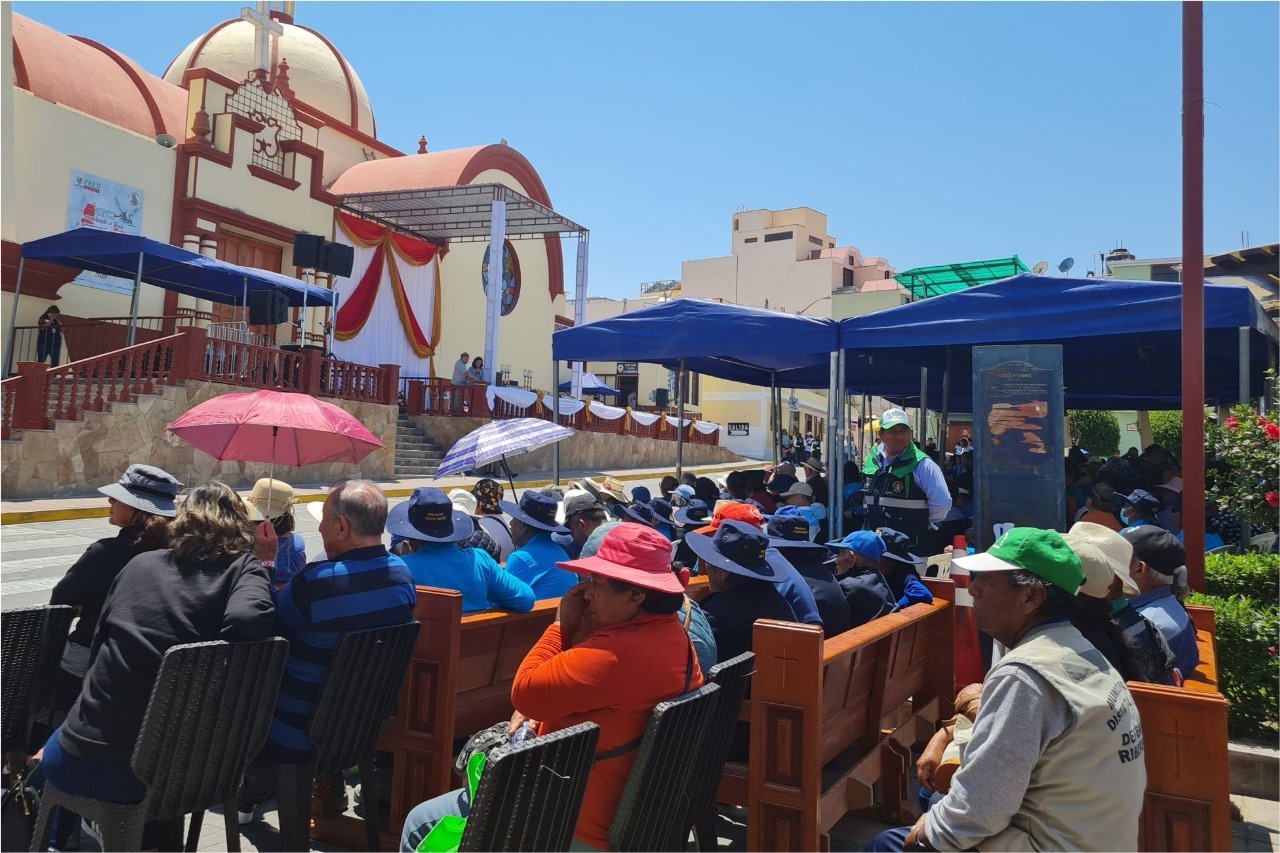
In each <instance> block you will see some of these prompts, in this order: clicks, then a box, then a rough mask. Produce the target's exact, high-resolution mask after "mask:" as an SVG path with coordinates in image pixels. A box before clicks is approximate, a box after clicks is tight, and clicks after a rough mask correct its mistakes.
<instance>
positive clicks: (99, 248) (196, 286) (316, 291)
mask: <svg viewBox="0 0 1280 853" xmlns="http://www.w3.org/2000/svg"><path fill="white" fill-rule="evenodd" d="M22 256H23V257H24V258H31V259H33V260H41V261H45V262H47V263H51V264H59V265H61V266H67V267H76V268H78V269H85V270H90V271H92V272H97V273H102V274H103V275H114V276H119V277H120V278H127V279H130V280H132V279H133V278H134V277H135V276H137V274H138V258H139V256H141V257H142V280H143V281H144V282H146V283H147V284H153V285H155V286H156V287H163V288H164V289H165V290H173V291H176V292H178V293H184V294H186V295H187V296H194V297H196V298H198V299H208V300H209V301H211V302H222V303H229V304H231V305H240V304H242V302H243V301H244V293H245V289H246V286H247V288H248V291H249V292H250V293H253V292H255V291H262V290H278V291H280V292H281V293H283V294H284V295H285V297H286V298H287V299H288V302H289V304H290V305H291V306H293V307H295V308H296V307H299V306H301V305H303V304H304V297H305V304H306V305H332V304H333V303H334V294H333V291H331V290H328V289H326V288H323V287H317V286H315V285H309V284H307V283H306V282H303V281H300V280H298V279H296V278H290V277H289V276H287V275H283V274H281V273H277V272H268V271H267V270H260V269H255V268H253V267H242V266H240V265H238V264H231V263H227V262H226V261H219V260H217V259H216V258H206V257H205V256H204V255H199V254H196V253H195V252H188V251H187V250H186V249H181V248H178V247H177V246H171V245H169V244H168V243H162V242H160V241H159V240H151V239H148V238H146V237H140V236H136V235H131V234H116V233H114V232H111V231H100V230H98V229H96V228H76V229H75V230H73V231H67V232H64V233H62V234H54V235H53V236H51V237H42V238H41V239H39V240H32V241H31V242H29V243H24V244H23V245H22Z"/></svg>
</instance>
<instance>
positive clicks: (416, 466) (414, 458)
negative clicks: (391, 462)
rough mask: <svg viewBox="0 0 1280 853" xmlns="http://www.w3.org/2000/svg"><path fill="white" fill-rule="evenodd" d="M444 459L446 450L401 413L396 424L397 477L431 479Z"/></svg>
mask: <svg viewBox="0 0 1280 853" xmlns="http://www.w3.org/2000/svg"><path fill="white" fill-rule="evenodd" d="M443 458H444V448H443V447H441V446H440V445H438V444H436V443H435V442H434V441H432V440H431V436H429V435H427V434H426V433H425V432H423V431H422V429H420V428H419V427H418V426H417V425H416V424H414V422H413V421H412V420H411V419H410V418H409V417H408V415H405V414H404V413H403V412H401V414H400V419H399V421H397V423H396V458H395V475H396V476H397V477H430V476H432V475H434V474H435V473H436V469H437V468H439V467H440V460H441V459H443Z"/></svg>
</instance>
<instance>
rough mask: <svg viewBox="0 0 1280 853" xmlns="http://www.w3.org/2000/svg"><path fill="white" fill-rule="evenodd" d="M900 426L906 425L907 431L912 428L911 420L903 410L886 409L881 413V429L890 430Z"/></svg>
mask: <svg viewBox="0 0 1280 853" xmlns="http://www.w3.org/2000/svg"><path fill="white" fill-rule="evenodd" d="M898 424H906V425H907V429H910V428H911V418H909V417H907V413H906V412H904V411H902V409H885V410H884V411H883V412H881V413H880V429H882V430H883V429H889V428H890V427H895V426H897V425H898Z"/></svg>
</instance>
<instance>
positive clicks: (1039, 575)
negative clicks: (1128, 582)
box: [868, 527, 1147, 850]
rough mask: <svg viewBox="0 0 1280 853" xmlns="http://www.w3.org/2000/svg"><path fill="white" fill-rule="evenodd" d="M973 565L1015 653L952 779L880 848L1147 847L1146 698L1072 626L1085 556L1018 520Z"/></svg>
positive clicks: (976, 596) (969, 560)
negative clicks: (1140, 699)
mask: <svg viewBox="0 0 1280 853" xmlns="http://www.w3.org/2000/svg"><path fill="white" fill-rule="evenodd" d="M953 565H954V566H956V567H963V568H965V569H968V571H969V573H970V575H971V581H970V587H969V589H970V593H971V594H972V596H973V613H974V618H975V619H976V621H977V623H978V627H979V628H981V629H982V630H984V631H986V632H987V633H988V634H990V635H991V636H992V637H994V638H995V639H996V640H998V641H999V642H1000V643H1002V644H1003V645H1004V646H1005V647H1006V648H1008V650H1009V651H1008V652H1007V653H1006V654H1005V655H1004V656H1003V657H1002V658H1001V659H1000V662H999V663H998V664H996V665H995V666H994V667H992V669H991V671H990V672H989V673H987V677H986V680H985V681H984V682H983V684H982V702H981V706H980V708H979V710H978V716H977V718H976V719H975V720H974V724H973V730H972V733H971V735H970V738H969V743H968V745H967V746H966V747H965V749H964V755H963V763H962V764H961V767H960V769H959V771H957V772H956V775H955V778H954V779H953V780H952V783H951V790H950V791H948V792H947V793H946V794H945V795H944V796H943V797H942V798H941V799H940V800H938V801H937V802H936V803H934V804H933V805H932V806H931V807H930V809H929V810H928V811H927V812H925V813H924V815H922V816H921V818H920V819H919V820H918V821H916V824H915V826H913V827H910V828H907V827H902V828H900V829H891V830H887V831H885V832H882V833H881V834H880V835H878V836H876V838H875V840H874V841H872V843H871V846H870V847H869V848H868V849H870V850H973V849H977V850H1136V849H1137V847H1138V819H1139V815H1140V814H1141V812H1142V799H1143V792H1144V790H1145V789H1146V785H1147V771H1146V763H1145V759H1144V758H1143V740H1142V724H1141V722H1140V721H1139V719H1138V709H1137V706H1136V705H1135V704H1134V702H1133V696H1132V695H1130V693H1129V689H1128V688H1127V687H1125V684H1124V681H1123V680H1122V679H1121V677H1120V675H1119V674H1118V673H1116V671H1115V670H1114V669H1112V668H1111V665H1110V664H1109V663H1107V660H1106V658H1105V657H1103V656H1102V653H1101V652H1099V651H1098V650H1097V649H1095V648H1094V647H1093V646H1092V645H1090V644H1089V642H1088V641H1087V640H1085V638H1084V637H1083V636H1082V635H1081V634H1080V632H1079V631H1078V630H1076V628H1075V627H1074V626H1073V625H1072V624H1071V616H1072V614H1073V613H1074V612H1075V608H1076V605H1077V601H1076V591H1077V590H1078V589H1079V587H1080V584H1081V583H1082V582H1083V581H1084V570H1083V568H1082V566H1081V563H1080V558H1079V557H1077V556H1076V555H1075V553H1074V552H1072V550H1071V548H1070V547H1069V546H1068V545H1067V542H1066V540H1064V539H1063V538H1062V536H1060V535H1059V534H1058V533H1056V532H1054V531H1052V530H1037V529H1036V528H1033V527H1015V528H1014V529H1013V530H1010V531H1009V532H1008V533H1006V534H1004V535H1003V536H1001V537H1000V538H999V539H997V540H996V543H995V544H994V545H992V546H991V550H989V551H987V552H986V553H985V554H974V555H972V556H967V557H959V558H956V559H955V560H954V561H953Z"/></svg>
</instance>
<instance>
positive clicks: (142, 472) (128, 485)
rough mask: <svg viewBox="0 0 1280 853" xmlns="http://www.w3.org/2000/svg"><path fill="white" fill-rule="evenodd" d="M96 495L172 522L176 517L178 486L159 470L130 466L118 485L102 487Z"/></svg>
mask: <svg viewBox="0 0 1280 853" xmlns="http://www.w3.org/2000/svg"><path fill="white" fill-rule="evenodd" d="M98 491H99V492H101V493H102V494H104V495H106V496H107V497H109V498H114V499H116V500H117V501H119V502H120V503H122V504H126V505H128V506H131V507H133V508H134V509H137V510H141V511H142V512H148V513H151V514H152V515H161V516H164V517H165V518H173V517H174V516H176V515H177V514H178V508H177V504H176V503H174V501H175V500H176V499H177V497H178V492H180V491H182V484H181V483H179V482H178V481H177V479H176V478H175V477H174V476H173V475H172V474H170V473H169V472H168V471H164V470H161V469H160V468H156V467H153V466H151V465H130V466H129V469H128V470H127V471H125V472H124V475H123V476H121V477H120V479H119V481H117V482H115V483H111V484H110V485H106V486H102V487H101V488H99V489H98Z"/></svg>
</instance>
